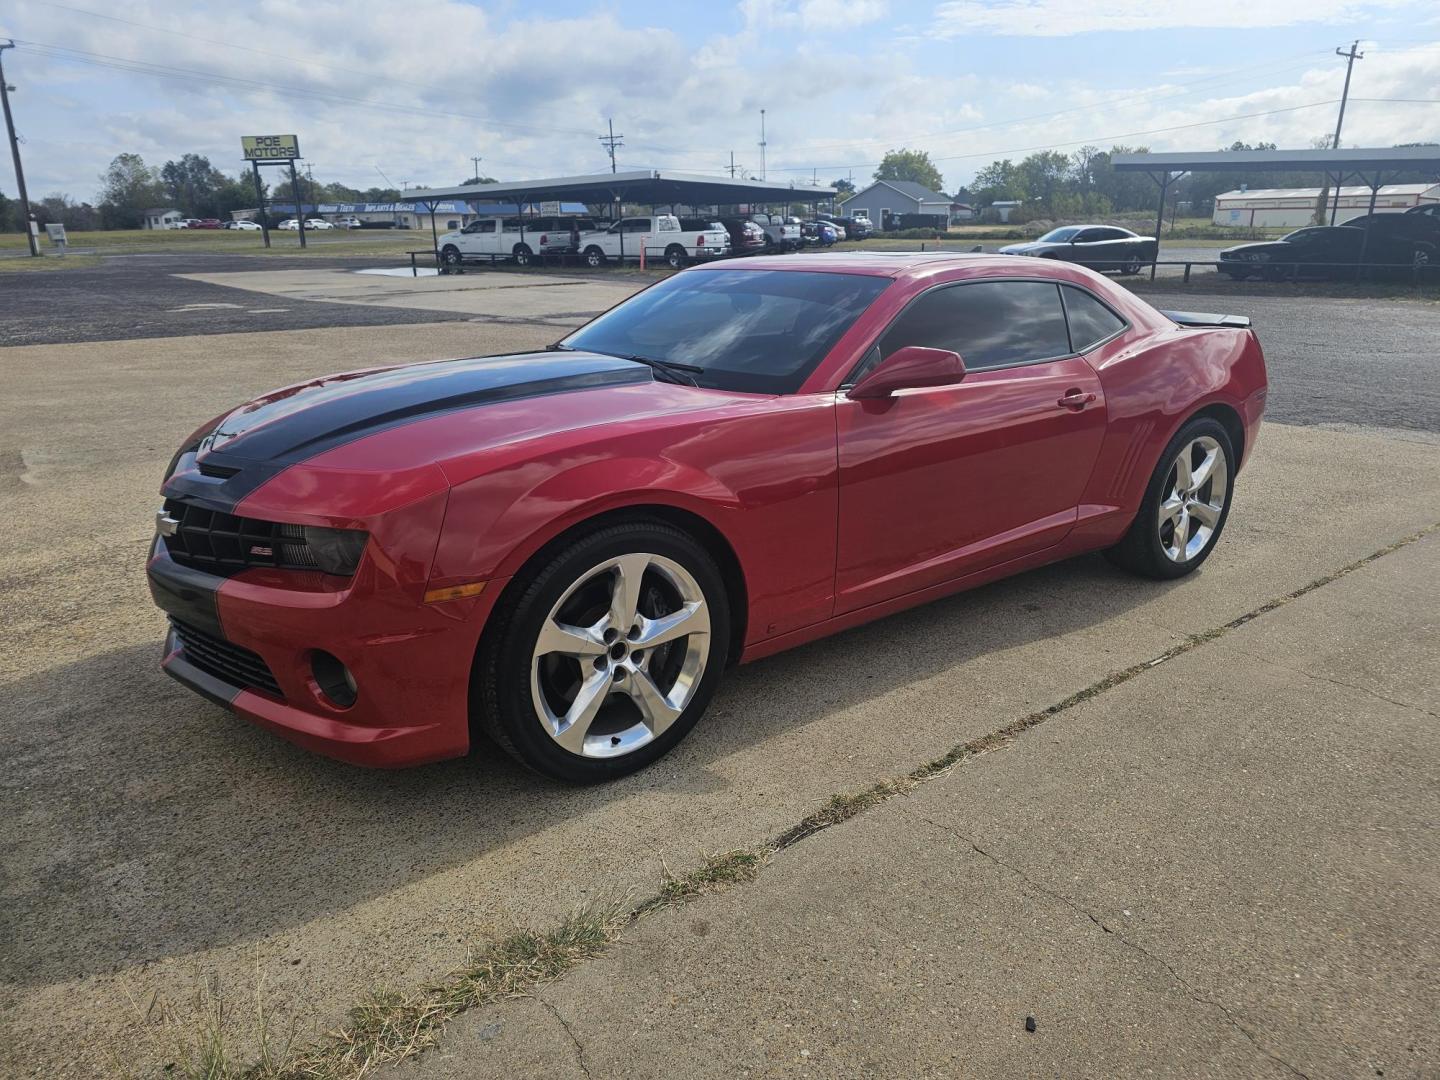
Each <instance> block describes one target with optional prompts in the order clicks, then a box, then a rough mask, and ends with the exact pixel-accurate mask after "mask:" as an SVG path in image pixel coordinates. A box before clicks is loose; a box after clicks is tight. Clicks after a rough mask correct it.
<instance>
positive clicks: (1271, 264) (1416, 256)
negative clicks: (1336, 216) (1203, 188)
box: [1219, 214, 1437, 281]
mask: <svg viewBox="0 0 1440 1080" xmlns="http://www.w3.org/2000/svg"><path fill="white" fill-rule="evenodd" d="M1378 216H1382V215H1368V216H1367V218H1366V220H1371V219H1372V218H1373V217H1378ZM1383 216H1387V217H1400V216H1401V215H1398V214H1396V215H1383ZM1436 250H1437V245H1436V243H1434V242H1432V241H1429V240H1422V239H1418V238H1417V237H1416V236H1414V235H1407V234H1406V233H1405V232H1402V231H1401V230H1398V229H1396V228H1394V227H1393V226H1391V225H1390V224H1389V223H1388V222H1387V223H1383V224H1381V225H1372V227H1370V228H1368V229H1366V228H1363V227H1357V226H1355V225H1353V224H1346V225H1316V226H1312V227H1310V228H1305V229H1296V230H1295V231H1294V232H1292V233H1290V234H1289V235H1287V236H1282V237H1281V238H1280V239H1279V240H1265V241H1261V242H1259V243H1255V244H1239V245H1237V246H1235V247H1232V248H1226V249H1225V250H1224V251H1222V252H1220V267H1219V269H1220V272H1221V273H1222V274H1228V275H1229V276H1230V277H1232V278H1234V279H1235V280H1237V281H1239V280H1241V279H1243V278H1247V277H1255V276H1259V277H1263V278H1267V279H1268V280H1271V281H1281V280H1284V279H1286V278H1327V277H1347V276H1351V275H1353V274H1354V273H1355V272H1356V271H1355V269H1353V268H1355V267H1359V266H1361V265H1364V266H1367V267H1371V268H1372V271H1371V272H1372V273H1383V272H1385V269H1386V268H1388V269H1391V270H1399V271H1401V272H1406V273H1411V272H1413V268H1414V267H1416V266H1428V265H1433V264H1434V263H1435V260H1436Z"/></svg>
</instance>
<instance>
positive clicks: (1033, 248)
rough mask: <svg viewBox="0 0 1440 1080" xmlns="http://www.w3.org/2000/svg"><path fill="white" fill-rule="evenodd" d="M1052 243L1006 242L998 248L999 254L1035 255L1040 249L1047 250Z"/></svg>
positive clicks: (1052, 245)
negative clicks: (1006, 243)
mask: <svg viewBox="0 0 1440 1080" xmlns="http://www.w3.org/2000/svg"><path fill="white" fill-rule="evenodd" d="M1054 246H1055V245H1054V244H1041V243H1038V242H1036V241H1033V240H1032V241H1030V242H1028V243H1024V244H1008V245H1006V246H1005V247H1002V248H1001V249H1000V254H1001V255H1036V254H1038V253H1040V252H1042V251H1049V250H1050V249H1051V248H1053V247H1054Z"/></svg>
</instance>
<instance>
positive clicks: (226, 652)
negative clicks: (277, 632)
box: [170, 615, 285, 698]
mask: <svg viewBox="0 0 1440 1080" xmlns="http://www.w3.org/2000/svg"><path fill="white" fill-rule="evenodd" d="M170 625H171V626H172V627H173V628H174V630H175V636H176V637H177V638H178V639H179V641H180V650H181V652H182V653H183V654H184V656H185V659H186V660H188V661H190V663H192V664H194V665H195V666H196V667H197V668H199V669H200V670H201V671H204V672H208V673H209V674H211V675H214V676H215V677H216V678H217V679H223V680H224V681H225V682H227V683H230V684H231V685H232V686H243V687H245V688H247V689H250V690H263V691H264V692H265V693H267V694H274V695H275V696H276V697H278V698H283V697H284V696H285V695H284V694H282V693H280V684H279V683H277V682H276V681H275V676H274V674H273V673H272V672H271V671H270V665H269V664H267V663H265V660H264V659H263V658H262V657H261V656H260V654H259V653H253V652H251V651H250V650H249V649H246V648H242V647H241V646H239V645H236V644H235V643H234V642H230V641H226V640H225V639H224V638H219V637H215V636H214V635H213V634H207V633H206V632H205V631H204V630H201V629H199V628H197V627H194V626H191V625H190V624H189V623H185V622H181V621H180V620H179V619H177V618H175V616H173V615H172V616H170Z"/></svg>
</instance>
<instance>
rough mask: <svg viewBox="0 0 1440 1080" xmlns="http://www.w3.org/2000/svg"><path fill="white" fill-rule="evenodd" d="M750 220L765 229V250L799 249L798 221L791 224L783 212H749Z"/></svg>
mask: <svg viewBox="0 0 1440 1080" xmlns="http://www.w3.org/2000/svg"><path fill="white" fill-rule="evenodd" d="M750 220H751V221H753V222H754V223H755V224H756V225H759V226H760V227H761V228H762V229H764V230H765V250H766V251H798V250H800V243H801V241H800V223H799V222H798V221H796V222H795V223H794V224H791V223H790V222H789V221H787V220H786V218H785V216H784V215H783V214H751V215H750Z"/></svg>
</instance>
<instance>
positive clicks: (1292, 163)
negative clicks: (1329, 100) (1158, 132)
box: [1110, 146, 1440, 174]
mask: <svg viewBox="0 0 1440 1080" xmlns="http://www.w3.org/2000/svg"><path fill="white" fill-rule="evenodd" d="M1110 164H1111V165H1112V166H1114V168H1115V169H1116V170H1117V171H1120V172H1147V173H1161V172H1243V171H1247V170H1253V169H1273V170H1280V171H1294V172H1326V173H1333V172H1344V173H1352V172H1359V171H1361V170H1371V169H1373V170H1376V171H1381V172H1383V171H1387V170H1390V171H1398V170H1401V169H1433V170H1434V171H1435V172H1436V173H1437V174H1440V147H1434V146H1385V147H1374V148H1370V149H1364V148H1357V149H1353V150H1215V151H1209V152H1203V151H1202V152H1200V153H1194V154H1116V155H1115V156H1114V157H1113V158H1111V159H1110Z"/></svg>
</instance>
